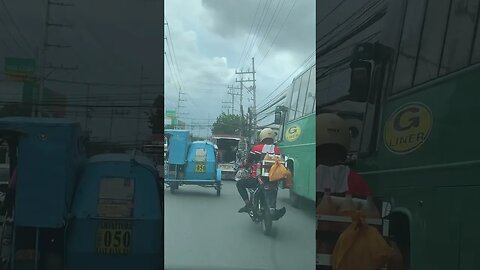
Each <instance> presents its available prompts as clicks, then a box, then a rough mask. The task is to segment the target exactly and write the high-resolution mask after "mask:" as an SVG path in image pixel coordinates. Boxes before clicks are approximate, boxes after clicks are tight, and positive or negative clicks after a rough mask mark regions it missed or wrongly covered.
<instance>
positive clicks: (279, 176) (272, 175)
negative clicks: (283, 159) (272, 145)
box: [268, 159, 292, 188]
mask: <svg viewBox="0 0 480 270" xmlns="http://www.w3.org/2000/svg"><path fill="white" fill-rule="evenodd" d="M268 179H269V181H270V182H277V181H281V180H285V188H291V187H292V173H291V172H290V171H289V170H287V168H285V166H283V164H282V163H280V161H279V160H278V159H276V160H275V164H273V165H272V167H271V168H270V170H269V172H268Z"/></svg>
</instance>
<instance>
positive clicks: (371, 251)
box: [332, 212, 394, 270]
mask: <svg viewBox="0 0 480 270" xmlns="http://www.w3.org/2000/svg"><path fill="white" fill-rule="evenodd" d="M352 220H353V222H352V224H350V226H348V228H347V229H346V230H345V231H344V232H343V233H342V234H341V235H340V237H339V238H338V240H337V243H336V244H335V248H334V250H333V253H332V266H333V270H351V269H356V270H373V269H379V268H381V267H383V266H385V265H386V264H387V263H388V262H389V261H390V260H391V259H392V257H393V255H394V251H393V249H392V248H391V247H390V246H389V245H388V244H387V242H386V241H385V239H383V237H382V236H381V235H380V233H379V232H378V230H377V229H376V228H374V227H372V226H369V225H368V224H366V223H365V219H364V217H363V215H362V214H361V213H360V212H356V213H355V214H354V215H353V217H352Z"/></svg>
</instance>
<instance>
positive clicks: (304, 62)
mask: <svg viewBox="0 0 480 270" xmlns="http://www.w3.org/2000/svg"><path fill="white" fill-rule="evenodd" d="M315 52H316V51H315V50H314V51H313V52H312V53H311V54H310V55H309V56H308V57H307V58H306V59H305V61H303V63H302V64H301V65H300V66H299V67H298V68H297V69H296V70H294V71H293V72H292V73H290V75H289V76H288V77H287V78H286V79H285V80H284V81H283V82H282V83H281V84H279V85H278V86H277V88H275V90H273V91H272V92H270V94H268V95H267V97H265V98H264V99H263V100H262V101H261V102H264V101H265V100H267V99H268V98H269V97H270V96H271V95H273V94H274V93H275V92H276V91H277V90H278V89H280V87H281V86H282V85H283V84H285V82H287V81H288V80H289V79H290V78H291V77H292V76H293V75H294V74H295V73H296V72H297V71H298V70H300V69H301V68H302V67H303V66H305V65H306V64H307V63H308V61H309V60H310V59H312V58H313V56H314V55H315Z"/></svg>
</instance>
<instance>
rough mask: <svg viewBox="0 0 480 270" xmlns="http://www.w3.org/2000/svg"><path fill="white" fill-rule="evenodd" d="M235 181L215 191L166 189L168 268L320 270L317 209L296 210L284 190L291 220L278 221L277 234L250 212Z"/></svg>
mask: <svg viewBox="0 0 480 270" xmlns="http://www.w3.org/2000/svg"><path fill="white" fill-rule="evenodd" d="M241 206H243V201H242V199H241V198H240V196H239V195H238V192H237V190H236V187H235V182H234V181H224V185H223V189H222V194H221V196H220V197H217V196H216V193H215V190H214V189H213V188H203V187H197V186H181V187H180V189H179V190H177V192H176V193H175V194H171V193H170V191H169V189H165V269H170V270H173V269H175V270H187V269H189V270H207V269H210V270H220V269H221V270H244V269H245V270H247V269H248V270H260V269H262V270H270V269H271V270H273V269H275V270H283V269H284V270H291V269H298V270H302V269H305V270H310V269H315V208H314V206H313V205H310V204H308V203H305V204H304V205H303V206H302V207H301V208H299V209H296V208H293V207H292V206H291V205H290V204H289V203H288V191H287V190H280V191H279V193H278V201H277V207H279V208H280V207H282V206H285V207H286V208H287V213H286V214H285V216H284V217H283V218H282V219H281V220H279V221H276V222H274V224H273V227H274V235H273V236H265V235H264V234H263V232H262V228H261V225H260V224H255V223H253V222H252V220H251V219H250V217H249V216H248V215H247V214H246V213H242V214H240V213H237V210H238V209H239V208H240V207H241Z"/></svg>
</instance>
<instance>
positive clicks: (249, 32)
mask: <svg viewBox="0 0 480 270" xmlns="http://www.w3.org/2000/svg"><path fill="white" fill-rule="evenodd" d="M261 2H262V1H260V0H258V3H257V8H256V10H255V15H254V16H253V20H252V24H251V25H250V30H249V31H248V36H247V39H246V40H245V43H244V44H243V49H242V53H241V54H240V59H239V60H238V64H237V67H236V68H235V70H237V69H239V68H240V64H241V62H242V59H243V54H244V52H245V49H246V48H247V43H248V41H249V40H250V36H251V34H252V30H253V26H254V25H255V18H257V14H258V10H259V9H260V3H261ZM232 77H233V76H232Z"/></svg>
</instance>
